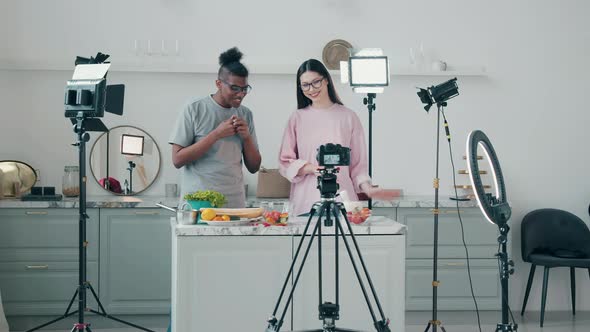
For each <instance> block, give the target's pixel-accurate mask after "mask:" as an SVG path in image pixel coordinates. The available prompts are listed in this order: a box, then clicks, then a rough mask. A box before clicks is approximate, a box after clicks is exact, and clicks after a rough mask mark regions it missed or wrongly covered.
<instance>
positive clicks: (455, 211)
mask: <svg viewBox="0 0 590 332" xmlns="http://www.w3.org/2000/svg"><path fill="white" fill-rule="evenodd" d="M443 212H444V213H447V214H451V213H465V211H463V210H459V211H457V209H454V210H444V211H443Z"/></svg>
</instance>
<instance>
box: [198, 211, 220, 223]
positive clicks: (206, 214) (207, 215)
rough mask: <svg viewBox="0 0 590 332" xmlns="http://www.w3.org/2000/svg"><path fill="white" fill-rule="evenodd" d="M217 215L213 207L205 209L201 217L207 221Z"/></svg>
mask: <svg viewBox="0 0 590 332" xmlns="http://www.w3.org/2000/svg"><path fill="white" fill-rule="evenodd" d="M215 216H217V213H215V210H213V209H205V210H203V212H201V219H203V220H206V221H209V220H213V218H215Z"/></svg>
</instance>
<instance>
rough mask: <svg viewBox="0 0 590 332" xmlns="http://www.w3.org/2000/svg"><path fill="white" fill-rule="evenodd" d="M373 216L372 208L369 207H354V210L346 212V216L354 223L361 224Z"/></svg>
mask: <svg viewBox="0 0 590 332" xmlns="http://www.w3.org/2000/svg"><path fill="white" fill-rule="evenodd" d="M370 216H371V210H370V209H369V208H362V209H361V208H358V209H353V210H352V211H348V212H347V213H346V217H347V218H348V221H350V222H351V223H353V224H361V223H363V222H365V220H367V218H369V217H370Z"/></svg>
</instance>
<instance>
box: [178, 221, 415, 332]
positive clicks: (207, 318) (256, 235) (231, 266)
mask: <svg viewBox="0 0 590 332" xmlns="http://www.w3.org/2000/svg"><path fill="white" fill-rule="evenodd" d="M293 219H296V218H293ZM304 219H305V218H301V219H300V220H291V222H290V223H289V224H288V225H287V226H284V227H249V226H244V227H203V226H193V225H188V226H186V225H176V224H173V225H172V228H173V234H172V273H173V275H172V330H173V331H181V332H184V331H212V332H216V331H220V332H221V331H234V330H235V331H256V330H261V329H264V328H265V327H266V326H267V323H266V319H267V318H268V317H269V316H270V315H272V313H273V310H274V307H275V305H276V301H277V299H278V297H279V294H280V291H281V288H282V286H283V283H284V282H285V278H286V277H287V273H288V269H289V267H290V265H291V262H292V257H293V255H294V254H295V251H296V250H297V249H296V248H297V246H298V245H299V240H300V234H302V233H303V230H304V228H305V224H306V223H305V220H304ZM353 229H354V232H355V234H356V235H357V237H356V239H357V241H358V244H359V246H360V249H361V253H362V255H363V258H364V261H365V263H366V265H367V268H368V269H369V274H370V277H371V279H372V282H373V283H374V285H375V288H376V292H377V295H378V297H379V300H380V302H381V305H382V307H383V311H384V314H385V317H386V318H390V319H391V321H392V324H391V330H392V331H399V330H402V329H403V326H404V286H403V278H404V275H405V273H404V270H405V265H404V260H405V255H404V253H405V251H404V249H405V235H404V234H403V230H400V227H399V225H398V224H396V223H393V222H391V220H388V219H386V218H376V220H375V222H373V223H367V224H362V225H354V226H353ZM308 231H309V230H308ZM333 231H334V227H325V228H323V231H322V237H321V238H322V241H323V243H322V245H323V251H324V256H323V257H324V260H323V261H322V265H323V266H324V267H325V268H326V270H324V271H323V276H324V282H325V288H324V289H323V291H324V295H325V297H324V300H325V301H330V300H332V301H334V300H335V299H334V297H333V296H331V294H333V290H334V272H330V271H334V270H333V268H334V263H333V262H334V245H333V239H334V238H333V236H331V235H328V234H330V233H333ZM309 239H310V237H308V238H306V241H305V242H304V246H303V249H302V250H303V251H302V252H301V253H300V256H299V257H298V260H297V261H298V262H301V260H302V259H303V256H304V252H305V248H306V245H305V244H306V243H307V242H308V241H309ZM316 240H317V237H316ZM316 240H314V243H317V242H316ZM330 242H332V246H331V247H330V245H329V243H330ZM348 242H349V244H350V245H351V246H352V245H353V244H352V242H351V239H350V237H348ZM339 244H340V246H339V248H340V249H339V252H340V254H341V256H340V278H339V280H340V299H341V304H342V305H343V306H342V308H341V311H340V313H341V317H342V319H341V320H339V321H338V322H337V326H339V327H343V328H350V327H351V326H353V327H356V328H361V327H362V328H363V330H364V329H366V327H369V330H372V328H371V323H372V319H371V317H370V316H369V314H368V310H367V305H366V302H365V301H364V297H363V295H362V293H361V291H360V288H359V284H358V281H357V279H356V276H355V274H354V272H353V269H352V267H351V265H350V260H349V259H348V258H347V257H345V255H346V254H345V252H346V250H345V247H344V243H343V240H342V238H339ZM310 250H311V251H310V253H309V256H308V258H307V261H306V263H305V266H304V268H303V271H304V272H303V274H302V276H301V279H300V280H299V283H298V285H297V288H296V290H295V295H294V298H293V301H292V303H291V305H290V307H289V309H288V311H287V312H286V316H285V318H284V323H283V325H282V326H283V330H285V331H288V330H296V331H299V330H303V329H305V328H314V329H317V328H321V326H322V322H321V321H319V320H318V319H317V317H318V311H317V310H318V306H317V304H318V300H317V299H318V283H317V280H318V278H317V276H318V274H317V266H318V261H317V249H314V248H313V247H312V248H311V249H310ZM355 257H356V256H355ZM356 263H357V264H358V265H357V266H358V267H359V268H361V267H360V262H359V261H358V260H356ZM298 268H299V264H296V265H295V271H297V270H298ZM331 269H332V270H331ZM296 273H297V272H295V274H296ZM293 281H294V276H293V277H292V278H291V279H290V280H289V281H288V282H290V283H292V282H293ZM290 286H291V285H290V284H289V285H288V287H287V289H286V292H285V294H284V295H283V299H282V301H281V303H280V306H279V310H278V311H277V315H279V317H277V319H281V317H280V315H281V314H282V312H283V310H284V306H285V304H286V301H287V298H288V293H289V292H290V291H291V287H290ZM365 287H367V289H369V285H368V284H367V283H366V282H365ZM369 291H370V290H369ZM331 292H332V293H331ZM373 308H374V310H377V307H376V306H373ZM228 314H230V315H231V319H227V317H226V316H227V315H228ZM378 320H380V317H379V318H378Z"/></svg>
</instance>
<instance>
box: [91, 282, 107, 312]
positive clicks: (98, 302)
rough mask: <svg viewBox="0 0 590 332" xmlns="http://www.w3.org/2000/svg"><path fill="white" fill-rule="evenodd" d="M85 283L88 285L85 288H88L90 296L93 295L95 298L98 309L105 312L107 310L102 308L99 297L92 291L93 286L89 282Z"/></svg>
mask: <svg viewBox="0 0 590 332" xmlns="http://www.w3.org/2000/svg"><path fill="white" fill-rule="evenodd" d="M86 285H87V286H88V287H87V288H88V289H90V291H91V292H92V296H93V297H94V299H95V300H96V303H97V304H98V307H99V308H100V310H101V311H102V312H103V313H104V314H106V313H107V311H106V310H104V307H103V306H102V303H100V299H99V298H98V295H96V292H95V291H94V288H93V287H92V285H91V284H90V283H86Z"/></svg>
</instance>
